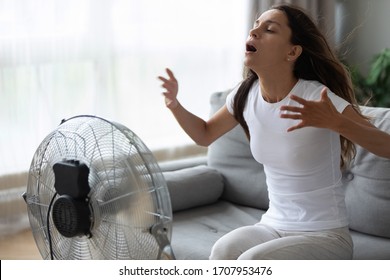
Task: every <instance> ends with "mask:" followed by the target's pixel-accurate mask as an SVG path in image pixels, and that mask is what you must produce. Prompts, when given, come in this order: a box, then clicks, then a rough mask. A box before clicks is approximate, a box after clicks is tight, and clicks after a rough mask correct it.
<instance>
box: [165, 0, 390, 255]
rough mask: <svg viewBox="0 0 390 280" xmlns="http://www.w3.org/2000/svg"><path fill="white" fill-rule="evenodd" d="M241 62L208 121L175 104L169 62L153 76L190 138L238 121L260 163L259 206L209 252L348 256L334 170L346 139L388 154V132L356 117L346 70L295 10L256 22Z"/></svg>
mask: <svg viewBox="0 0 390 280" xmlns="http://www.w3.org/2000/svg"><path fill="white" fill-rule="evenodd" d="M244 64H245V66H246V67H247V68H248V69H249V71H248V74H247V77H246V79H244V81H243V82H242V83H241V84H240V86H239V87H238V88H236V89H235V90H233V91H232V93H230V95H229V96H228V97H227V101H226V105H225V106H223V107H222V108H221V109H220V110H219V111H218V112H217V113H216V114H215V115H214V116H212V117H211V118H210V119H209V120H208V121H204V120H202V119H200V118H198V117H197V116H195V115H193V114H192V113H190V112H189V111H187V110H186V109H185V108H183V106H182V105H181V104H180V103H179V102H178V100H177V93H178V83H177V81H176V79H175V77H174V75H173V73H172V72H171V71H170V70H169V69H167V74H168V78H164V77H159V79H160V80H161V81H162V82H163V84H162V86H163V87H164V88H165V89H166V91H165V92H164V95H165V102H166V106H167V107H168V108H169V109H170V110H171V111H172V113H173V115H174V116H175V117H176V119H177V121H178V122H179V124H180V125H181V126H182V128H183V129H184V130H185V132H186V133H187V134H188V135H189V136H190V137H191V138H192V139H193V140H194V141H195V142H196V143H197V144H199V145H204V146H208V145H209V144H210V143H212V142H213V141H214V140H216V139H217V138H219V137H220V136H221V135H223V134H224V133H226V132H228V131H229V130H231V129H232V128H234V127H235V126H236V125H237V124H241V125H242V127H243V128H244V130H245V131H246V133H247V135H248V138H249V139H250V147H251V151H252V154H253V156H254V158H255V159H256V160H257V161H258V162H260V163H262V164H263V165H264V171H265V174H266V177H267V186H268V193H269V199H270V206H269V209H268V211H267V212H266V213H265V214H264V215H263V216H262V218H261V221H260V222H259V223H257V224H255V225H253V226H246V227H242V228H238V229H236V230H233V231H232V232H230V233H228V234H226V235H225V236H223V237H222V238H221V239H219V240H218V241H217V242H216V244H215V245H214V246H213V249H212V252H211V256H210V259H351V258H352V252H353V244H352V239H351V236H350V234H349V231H348V221H347V220H348V219H347V213H346V206H345V201H344V192H343V189H342V185H341V169H342V168H343V167H344V166H345V165H346V164H347V163H348V161H349V160H350V159H351V158H352V157H353V156H354V152H355V150H354V143H356V144H358V145H361V146H362V147H364V148H366V149H367V150H369V151H371V152H373V153H375V154H377V155H379V156H383V157H389V158H390V147H389V146H388V145H387V144H388V143H389V141H390V135H388V134H387V133H385V132H382V131H380V130H378V129H377V128H375V127H374V126H373V125H371V124H370V123H369V122H368V121H367V119H366V118H365V117H363V116H362V115H361V113H360V112H359V109H358V106H357V104H356V101H355V98H354V94H353V90H352V85H351V81H350V77H349V75H348V73H347V71H346V70H345V69H344V67H343V65H342V64H341V63H340V62H339V61H338V59H337V58H336V56H335V55H334V54H333V52H332V51H331V49H330V47H329V45H328V43H327V42H326V39H325V38H324V36H323V35H322V34H321V33H320V32H319V30H318V29H317V27H316V26H315V24H314V23H313V21H312V20H311V19H310V18H309V17H308V16H307V15H306V14H305V13H304V12H303V11H301V10H299V9H297V8H294V7H291V6H287V5H281V6H275V7H273V8H271V9H270V10H268V11H266V12H264V13H263V14H262V15H261V16H260V17H259V18H258V19H257V20H256V22H255V24H254V27H253V29H252V30H251V31H250V33H249V37H248V40H247V42H246V53H245V60H244Z"/></svg>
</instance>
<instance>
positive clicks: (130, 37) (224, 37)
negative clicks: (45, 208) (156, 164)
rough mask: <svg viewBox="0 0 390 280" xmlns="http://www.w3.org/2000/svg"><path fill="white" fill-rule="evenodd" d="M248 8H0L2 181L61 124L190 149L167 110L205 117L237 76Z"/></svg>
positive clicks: (41, 2)
mask: <svg viewBox="0 0 390 280" xmlns="http://www.w3.org/2000/svg"><path fill="white" fill-rule="evenodd" d="M248 6H249V0H247V1H234V0H213V1H209V0H197V1H180V0H165V1H162V0H150V1H138V0H115V1H113V0H89V1H81V0H68V1H60V0H55V1H54V0H47V1H45V0H37V1H23V0H7V1H4V0H0V22H1V24H0V100H1V101H0V128H1V134H0V144H1V145H0V175H2V174H5V173H11V172H17V171H22V170H23V171H25V170H27V169H28V168H29V165H30V161H31V159H32V156H33V154H34V152H35V149H36V148H37V147H38V145H39V144H40V142H41V141H42V140H43V138H44V137H45V136H46V135H48V134H49V133H50V132H51V131H52V130H54V129H55V128H56V126H57V125H58V124H59V123H60V121H61V120H62V119H67V118H70V117H72V116H75V115H79V114H92V115H98V116H101V117H104V118H107V119H109V120H113V121H116V122H119V123H122V124H124V125H126V126H127V127H129V128H130V129H131V130H133V131H134V132H135V133H136V134H137V135H138V136H139V137H140V138H141V139H142V140H143V141H144V142H145V143H146V145H147V146H148V147H149V148H150V149H152V150H154V149H161V148H169V147H172V146H180V145H185V144H188V143H191V140H190V139H189V138H188V137H187V136H186V135H185V134H184V133H183V132H182V131H181V129H180V128H179V126H178V125H177V123H176V121H175V120H174V119H173V117H172V116H171V114H170V112H169V110H167V109H166V108H165V106H164V102H163V98H162V96H161V92H162V89H161V88H160V82H159V81H158V80H157V76H158V75H162V74H164V69H165V67H170V68H171V69H172V70H173V71H174V73H175V74H176V76H177V78H178V80H179V83H180V84H179V88H180V91H179V97H180V100H181V103H182V104H183V105H184V106H186V107H187V108H189V109H190V110H191V111H192V112H194V113H195V114H197V115H199V116H201V117H204V118H207V117H208V112H209V96H210V94H211V93H212V92H215V91H221V90H226V89H228V88H231V87H233V86H235V85H236V84H237V83H238V82H239V81H240V79H241V76H242V58H243V52H244V46H245V39H246V36H247V15H248Z"/></svg>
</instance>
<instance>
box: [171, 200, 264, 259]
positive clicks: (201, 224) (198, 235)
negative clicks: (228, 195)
mask: <svg viewBox="0 0 390 280" xmlns="http://www.w3.org/2000/svg"><path fill="white" fill-rule="evenodd" d="M263 213H264V211H262V210H259V209H255V208H250V207H245V206H239V205H237V204H234V203H230V202H228V201H224V200H220V201H218V202H217V203H213V204H211V205H207V206H203V207H198V208H194V209H190V210H184V211H180V212H175V213H174V214H173V227H172V239H171V245H172V249H173V252H174V254H175V256H176V258H177V259H179V260H202V259H204V260H205V259H208V258H209V256H210V252H211V248H212V246H213V245H214V243H215V242H216V241H217V240H218V239H219V238H220V237H222V236H223V235H225V234H226V233H228V232H230V231H232V230H234V229H236V228H238V227H242V226H246V225H253V224H255V223H257V222H258V221H259V220H260V218H261V215H262V214H263Z"/></svg>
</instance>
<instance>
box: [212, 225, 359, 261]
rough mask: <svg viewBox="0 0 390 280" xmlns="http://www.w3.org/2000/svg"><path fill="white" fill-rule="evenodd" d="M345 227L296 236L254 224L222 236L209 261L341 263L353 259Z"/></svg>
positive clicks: (351, 246)
mask: <svg viewBox="0 0 390 280" xmlns="http://www.w3.org/2000/svg"><path fill="white" fill-rule="evenodd" d="M352 252H353V243H352V238H351V236H350V233H349V229H348V227H345V228H338V229H331V230H324V231H314V232H296V231H281V230H275V229H273V228H271V227H269V226H266V225H262V224H257V225H253V226H245V227H241V228H238V229H236V230H233V231H231V232H229V233H227V234H226V235H224V236H222V237H221V238H220V239H219V240H218V241H217V242H216V243H215V244H214V246H213V248H212V250H211V255H210V259H211V260H237V259H239V260H315V259H317V260H343V259H352Z"/></svg>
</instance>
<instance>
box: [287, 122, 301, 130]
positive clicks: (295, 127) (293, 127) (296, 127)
mask: <svg viewBox="0 0 390 280" xmlns="http://www.w3.org/2000/svg"><path fill="white" fill-rule="evenodd" d="M303 127H304V125H303V123H302V122H301V123H299V124H297V125H294V126H292V127H290V128H289V129H287V132H291V131H294V130H297V129H300V128H303Z"/></svg>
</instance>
